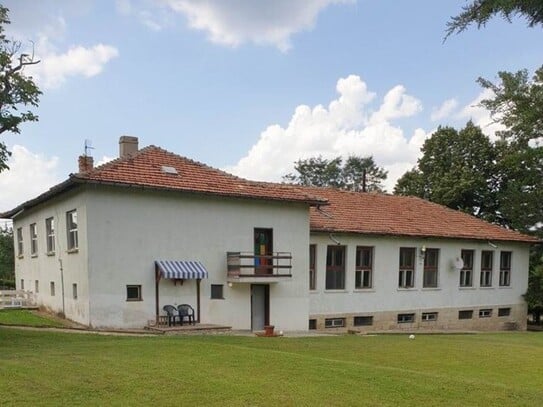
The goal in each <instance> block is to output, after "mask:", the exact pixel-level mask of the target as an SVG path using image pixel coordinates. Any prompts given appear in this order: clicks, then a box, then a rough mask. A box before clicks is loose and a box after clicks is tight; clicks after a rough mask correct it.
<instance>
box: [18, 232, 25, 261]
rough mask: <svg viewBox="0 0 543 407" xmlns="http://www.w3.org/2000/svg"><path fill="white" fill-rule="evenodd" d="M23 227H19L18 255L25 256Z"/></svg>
mask: <svg viewBox="0 0 543 407" xmlns="http://www.w3.org/2000/svg"><path fill="white" fill-rule="evenodd" d="M23 250H24V246H23V228H17V256H18V257H23Z"/></svg>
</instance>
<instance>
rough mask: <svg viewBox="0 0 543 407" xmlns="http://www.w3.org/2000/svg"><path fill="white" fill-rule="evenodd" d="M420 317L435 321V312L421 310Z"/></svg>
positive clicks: (426, 320) (424, 319)
mask: <svg viewBox="0 0 543 407" xmlns="http://www.w3.org/2000/svg"><path fill="white" fill-rule="evenodd" d="M421 319H422V320H423V321H424V322H429V321H437V312H423V313H422V316H421Z"/></svg>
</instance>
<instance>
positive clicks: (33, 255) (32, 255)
mask: <svg viewBox="0 0 543 407" xmlns="http://www.w3.org/2000/svg"><path fill="white" fill-rule="evenodd" d="M36 257H38V255H37V254H31V255H30V258H31V259H35V258H36Z"/></svg>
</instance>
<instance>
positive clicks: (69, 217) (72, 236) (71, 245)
mask: <svg viewBox="0 0 543 407" xmlns="http://www.w3.org/2000/svg"><path fill="white" fill-rule="evenodd" d="M66 227H67V232H68V250H75V249H77V248H78V247H79V242H78V238H77V211H76V210H73V211H70V212H66Z"/></svg>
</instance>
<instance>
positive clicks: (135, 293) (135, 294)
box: [126, 285, 142, 301]
mask: <svg viewBox="0 0 543 407" xmlns="http://www.w3.org/2000/svg"><path fill="white" fill-rule="evenodd" d="M126 301H142V298H141V285H127V286H126Z"/></svg>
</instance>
